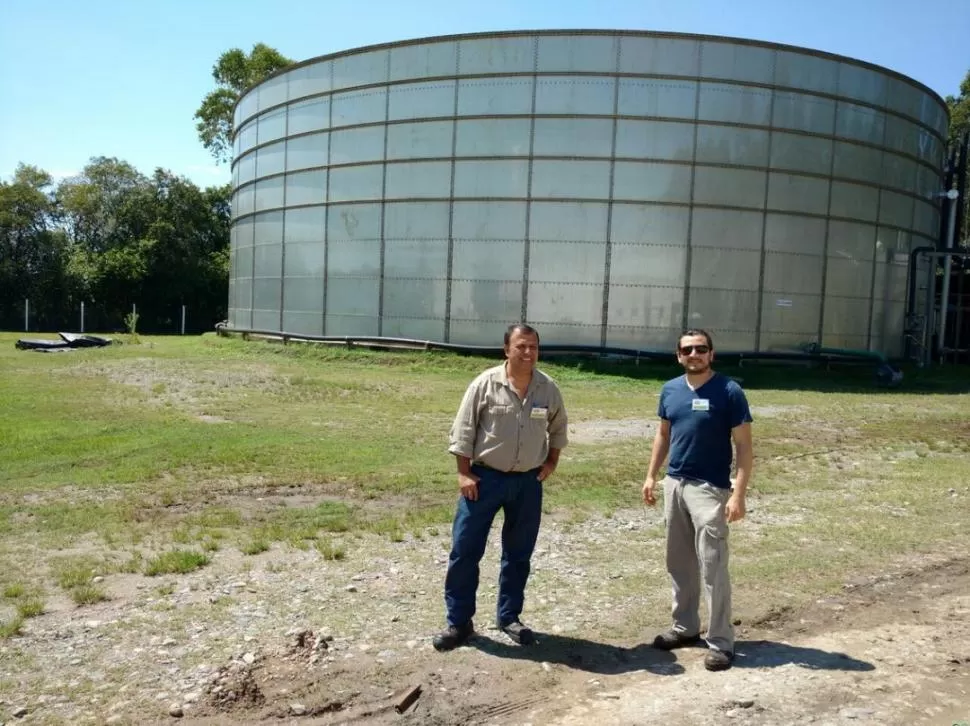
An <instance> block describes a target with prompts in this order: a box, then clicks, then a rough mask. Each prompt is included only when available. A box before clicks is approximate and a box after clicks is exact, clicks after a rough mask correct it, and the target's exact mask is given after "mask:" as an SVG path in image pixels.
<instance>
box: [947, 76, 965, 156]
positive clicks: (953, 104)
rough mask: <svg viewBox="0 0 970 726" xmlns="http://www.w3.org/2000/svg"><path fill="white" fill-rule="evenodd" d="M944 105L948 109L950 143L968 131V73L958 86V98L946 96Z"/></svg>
mask: <svg viewBox="0 0 970 726" xmlns="http://www.w3.org/2000/svg"><path fill="white" fill-rule="evenodd" d="M946 105H947V107H948V108H949V109H950V142H951V143H952V142H954V141H956V140H957V139H962V138H963V135H964V134H965V133H967V132H968V131H970V71H967V75H966V76H965V77H964V79H963V82H962V83H961V84H960V95H959V96H947V97H946Z"/></svg>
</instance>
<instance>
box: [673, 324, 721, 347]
mask: <svg viewBox="0 0 970 726" xmlns="http://www.w3.org/2000/svg"><path fill="white" fill-rule="evenodd" d="M695 335H703V336H704V340H706V341H707V347H708V348H710V349H711V350H714V340H713V339H712V338H711V334H710V333H708V332H707V331H706V330H701V329H700V328H691V329H690V330H685V331H684V332H683V333H681V334H680V337H679V338H677V349H678V350H679V349H680V341H681V340H683V339H684V338H689V337H692V336H695Z"/></svg>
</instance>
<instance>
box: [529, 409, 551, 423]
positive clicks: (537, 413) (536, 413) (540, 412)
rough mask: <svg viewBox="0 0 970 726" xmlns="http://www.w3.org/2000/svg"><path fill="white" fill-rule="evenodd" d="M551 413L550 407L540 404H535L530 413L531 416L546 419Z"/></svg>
mask: <svg viewBox="0 0 970 726" xmlns="http://www.w3.org/2000/svg"><path fill="white" fill-rule="evenodd" d="M548 413H549V409H548V408H542V407H540V406H533V407H532V411H531V412H530V413H529V418H536V419H542V420H545V419H546V417H547V415H548Z"/></svg>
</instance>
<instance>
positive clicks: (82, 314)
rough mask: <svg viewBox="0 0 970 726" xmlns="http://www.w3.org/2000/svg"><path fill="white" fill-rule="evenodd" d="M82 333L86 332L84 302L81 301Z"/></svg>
mask: <svg viewBox="0 0 970 726" xmlns="http://www.w3.org/2000/svg"><path fill="white" fill-rule="evenodd" d="M81 332H82V333H83V332H84V300H82V301H81Z"/></svg>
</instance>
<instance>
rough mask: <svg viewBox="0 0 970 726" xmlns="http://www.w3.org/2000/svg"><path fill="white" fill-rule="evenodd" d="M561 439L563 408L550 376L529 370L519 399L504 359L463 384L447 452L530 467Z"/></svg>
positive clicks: (506, 467)
mask: <svg viewBox="0 0 970 726" xmlns="http://www.w3.org/2000/svg"><path fill="white" fill-rule="evenodd" d="M566 443H567V436H566V408H565V406H563V402H562V394H561V393H559V387H558V386H557V385H556V383H555V381H553V380H552V379H551V378H550V377H549V376H547V375H546V374H545V373H542V372H541V371H538V370H533V371H532V381H531V382H530V383H529V388H528V389H527V390H526V392H525V399H520V398H519V395H518V394H517V393H516V392H515V389H514V388H513V387H512V384H511V383H509V378H508V375H507V373H506V371H505V364H504V363H503V364H502V365H500V366H495V367H494V368H489V369H488V370H487V371H485V372H484V373H482V374H481V375H479V376H478V378H476V379H475V380H474V381H472V382H471V384H470V385H469V386H468V390H467V391H465V397H464V398H463V399H462V401H461V406H460V407H459V408H458V415H457V416H456V417H455V422H454V424H452V427H451V436H450V441H449V446H448V451H450V452H451V453H452V454H455V455H456V456H464V457H466V458H468V459H471V461H472V463H473V464H484V465H485V466H488V467H491V468H492V469H498V470H499V471H529V470H530V469H535V468H537V467H539V466H542V463H543V462H544V461H545V460H546V457H547V456H548V455H549V448H550V447H552V448H554V449H562V448H565V446H566Z"/></svg>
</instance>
